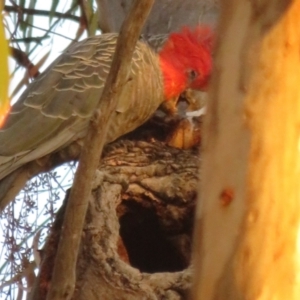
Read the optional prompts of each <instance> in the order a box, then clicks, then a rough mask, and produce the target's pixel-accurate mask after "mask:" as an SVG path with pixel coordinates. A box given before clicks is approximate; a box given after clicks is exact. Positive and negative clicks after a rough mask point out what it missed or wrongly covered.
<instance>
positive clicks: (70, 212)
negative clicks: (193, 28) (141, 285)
mask: <svg viewBox="0 0 300 300" xmlns="http://www.w3.org/2000/svg"><path fill="white" fill-rule="evenodd" d="M153 2H154V0H143V1H142V0H136V1H135V2H134V4H133V7H132V10H131V12H130V13H129V14H128V17H127V18H126V20H125V21H124V24H123V26H122V28H121V32H120V36H119V39H118V42H117V46H116V51H115V55H114V59H113V63H112V66H111V69H110V72H109V75H108V78H107V81H106V84H105V87H104V90H103V93H102V96H101V99H100V101H99V103H98V106H97V109H96V111H95V114H94V116H93V118H92V120H91V122H90V126H89V131H88V134H87V137H86V140H85V146H84V147H83V149H82V152H81V157H80V160H79V166H78V169H77V172H76V175H75V180H74V184H73V187H72V190H71V194H70V199H69V202H68V204H67V209H66V215H65V219H64V223H63V228H62V235H61V239H60V242H59V246H58V252H57V256H56V259H55V265H54V271H53V277H52V282H51V286H50V291H49V294H48V296H47V299H48V300H54V299H55V300H59V299H70V298H71V297H72V295H73V292H74V287H75V280H76V272H75V269H76V262H77V257H78V249H79V244H80V240H81V233H82V229H83V223H84V219H85V215H86V211H87V207H88V201H89V197H90V195H91V187H92V180H93V177H94V174H95V171H96V167H97V164H98V161H99V157H100V156H101V152H102V149H103V146H104V142H105V138H106V133H107V129H108V127H109V123H110V122H109V121H110V117H111V114H112V112H113V111H114V110H115V108H116V106H117V97H118V92H119V91H120V89H121V88H122V85H123V84H124V82H126V78H127V74H128V70H129V68H130V64H131V58H132V54H133V51H134V48H135V45H136V42H137V40H138V36H139V35H140V32H141V28H142V26H143V24H144V22H145V20H146V17H147V16H148V14H149V12H150V9H151V7H152V5H153Z"/></svg>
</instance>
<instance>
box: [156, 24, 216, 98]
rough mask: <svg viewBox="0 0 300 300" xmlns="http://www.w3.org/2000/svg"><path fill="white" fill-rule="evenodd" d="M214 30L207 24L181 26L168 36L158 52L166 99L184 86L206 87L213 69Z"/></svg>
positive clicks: (176, 94)
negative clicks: (181, 27) (191, 26)
mask: <svg viewBox="0 0 300 300" xmlns="http://www.w3.org/2000/svg"><path fill="white" fill-rule="evenodd" d="M212 47H213V32H212V30H211V29H210V28H209V27H208V26H200V25H199V26H197V27H196V28H195V29H190V28H188V27H184V28H183V29H182V30H181V31H180V32H178V33H173V34H171V35H170V36H169V38H168V40H167V41H166V43H165V44H164V46H163V48H162V49H161V51H160V52H159V58H160V67H161V70H162V74H163V78H164V93H165V99H166V100H169V99H171V98H173V97H176V96H179V95H180V94H181V93H182V92H183V91H184V90H185V89H187V88H192V89H195V90H206V88H207V86H208V81H209V78H210V74H211V70H212V54H211V53H212Z"/></svg>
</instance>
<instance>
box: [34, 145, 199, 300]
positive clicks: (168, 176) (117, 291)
mask: <svg viewBox="0 0 300 300" xmlns="http://www.w3.org/2000/svg"><path fill="white" fill-rule="evenodd" d="M198 165H199V156H198V151H197V150H180V149H175V148H170V147H168V146H165V145H164V144H162V143H160V142H152V143H148V142H135V141H123V142H118V143H116V144H115V145H113V146H111V147H110V149H108V150H107V151H106V155H105V157H104V158H103V159H102V162H101V164H100V165H99V167H98V171H97V174H96V176H95V179H94V182H93V195H92V198H91V199H90V205H89V209H88V213H87V217H86V221H85V226H84V232H83V235H82V243H81V252H80V256H79V261H78V264H77V283H76V289H75V295H74V297H73V299H76V300H81V299H82V300H83V299H90V300H93V299H186V298H187V297H188V290H189V288H190V283H191V280H190V279H191V271H190V269H188V268H187V267H188V265H189V261H190V250H191V249H190V248H191V236H192V227H193V213H194V207H195V203H196V198H197V195H196V193H197V187H198ZM62 214H63V209H62V211H61V212H60V213H59V214H58V218H57V221H56V224H55V225H54V227H53V230H52V234H51V235H50V237H49V240H48V243H47V244H46V247H45V252H44V254H43V259H44V260H43V262H42V265H41V277H40V279H39V282H38V285H37V287H36V288H38V289H39V297H38V298H36V299H44V298H45V293H46V292H47V289H48V286H49V285H48V284H49V280H50V277H51V271H52V264H53V260H54V257H55V252H56V245H57V243H58V238H59V233H60V230H61V220H62V219H63V216H62Z"/></svg>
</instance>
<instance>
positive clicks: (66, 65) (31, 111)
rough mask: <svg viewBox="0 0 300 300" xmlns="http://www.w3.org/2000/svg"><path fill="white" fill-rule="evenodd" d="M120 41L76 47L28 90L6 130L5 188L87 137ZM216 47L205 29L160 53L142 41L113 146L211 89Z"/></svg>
mask: <svg viewBox="0 0 300 300" xmlns="http://www.w3.org/2000/svg"><path fill="white" fill-rule="evenodd" d="M158 39H161V36H159V37H158ZM151 40H152V42H153V41H154V40H155V38H153V37H152V38H151ZM116 41H117V34H103V35H100V36H95V37H91V38H88V39H86V40H84V41H82V42H79V43H77V44H74V45H73V46H72V47H70V48H69V49H68V50H67V51H66V52H65V53H63V54H62V55H61V56H60V57H58V58H57V59H56V60H55V61H54V62H53V63H52V64H51V65H50V66H49V67H48V68H47V70H46V71H45V72H44V73H43V74H42V75H40V76H39V77H38V78H37V79H36V80H35V81H34V82H33V83H31V84H30V85H29V86H28V88H27V89H26V91H25V92H24V93H23V94H22V96H21V97H20V99H19V101H18V102H17V103H16V104H15V105H13V106H12V109H11V111H10V114H9V116H8V117H7V119H6V121H5V123H4V126H3V127H2V128H1V130H0V180H1V179H2V182H3V179H4V178H5V177H6V176H7V175H9V174H10V173H11V172H13V171H14V170H16V169H17V168H19V167H20V166H22V165H24V164H26V163H28V162H30V161H33V160H36V159H38V158H41V157H43V156H45V155H47V154H49V153H52V152H54V151H57V150H59V149H62V148H63V147H65V146H66V145H68V144H70V143H71V142H72V141H75V140H77V139H80V138H82V137H84V135H85V133H86V130H87V126H88V121H89V119H90V117H91V116H92V114H93V111H94V109H95V106H96V105H97V102H98V100H99V98H100V95H101V93H102V89H103V86H104V84H105V80H106V77H107V75H108V72H109V69H110V65H111V62H112V57H113V54H114V50H115V46H116ZM211 44H212V33H211V31H210V30H209V28H207V27H200V26H199V27H197V28H196V29H194V30H190V29H188V28H185V29H183V30H182V31H181V32H179V33H174V34H171V35H170V36H169V38H168V39H167V41H166V42H165V44H164V46H163V47H162V49H161V50H160V52H159V53H158V54H157V53H155V52H154V51H153V50H152V49H151V47H149V45H148V44H147V43H146V42H145V41H143V40H140V41H139V42H138V43H137V45H136V49H135V51H134V54H133V59H132V66H131V70H130V74H129V77H128V81H127V83H126V84H125V85H124V87H123V88H122V92H121V95H120V97H119V99H118V105H117V109H116V111H115V112H114V113H113V116H112V122H111V125H110V128H109V130H108V133H107V140H106V143H109V142H111V141H113V140H115V139H117V138H118V137H120V136H122V135H124V134H126V133H128V132H130V131H132V130H133V129H135V128H137V127H138V126H140V125H141V124H143V123H144V122H145V121H146V120H147V119H149V118H150V117H151V115H152V114H153V113H154V112H155V110H156V109H157V108H158V106H159V105H160V104H161V103H162V102H163V101H169V100H170V99H172V98H176V97H178V96H179V95H180V93H181V92H183V91H184V90H185V89H186V88H189V87H191V88H194V89H199V90H201V89H204V88H205V87H206V86H207V81H208V78H209V75H210V72H211V66H212V61H211V46H212V45H211ZM2 182H1V181H0V186H1V183H2ZM2 196H3V195H1V194H0V208H1V207H2V208H3V206H2V205H1V197H2Z"/></svg>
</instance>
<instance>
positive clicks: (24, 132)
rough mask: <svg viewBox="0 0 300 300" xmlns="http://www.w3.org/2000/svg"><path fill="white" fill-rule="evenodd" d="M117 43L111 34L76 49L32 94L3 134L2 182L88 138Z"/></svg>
mask: <svg viewBox="0 0 300 300" xmlns="http://www.w3.org/2000/svg"><path fill="white" fill-rule="evenodd" d="M116 39H117V36H116V35H114V34H111V35H105V38H102V37H101V36H97V37H93V38H89V39H87V40H85V41H83V42H80V43H77V44H75V45H73V46H72V47H70V48H69V49H68V51H67V52H66V53H64V54H63V55H61V56H60V57H59V58H58V59H57V60H56V61H54V62H53V63H52V65H51V66H49V68H48V69H47V70H46V71H45V72H44V73H43V74H42V75H41V76H40V77H39V78H38V79H37V80H36V81H34V82H33V83H32V84H31V85H30V86H29V87H28V88H27V90H26V91H25V92H24V93H23V95H22V96H21V98H20V100H19V101H18V102H17V103H16V104H15V105H14V106H13V107H12V110H11V112H10V114H9V116H8V118H7V120H6V122H5V124H4V126H3V128H1V130H0V179H1V178H3V177H4V176H6V175H7V174H9V173H10V172H12V171H13V170H14V169H16V168H18V167H19V166H20V165H22V164H24V163H26V162H28V161H31V160H33V159H36V158H39V157H42V156H44V155H46V154H48V153H50V152H52V151H54V150H57V149H59V148H61V147H62V146H64V145H66V144H68V143H70V142H71V141H73V140H75V139H76V138H78V137H80V136H82V135H84V131H85V129H86V127H87V124H88V120H89V118H90V116H91V115H92V113H93V111H94V108H95V106H96V104H97V102H98V100H99V98H100V96H101V92H102V89H103V85H104V82H105V79H106V77H107V73H108V70H109V68H110V64H111V57H112V55H113V52H114V49H115V43H116Z"/></svg>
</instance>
